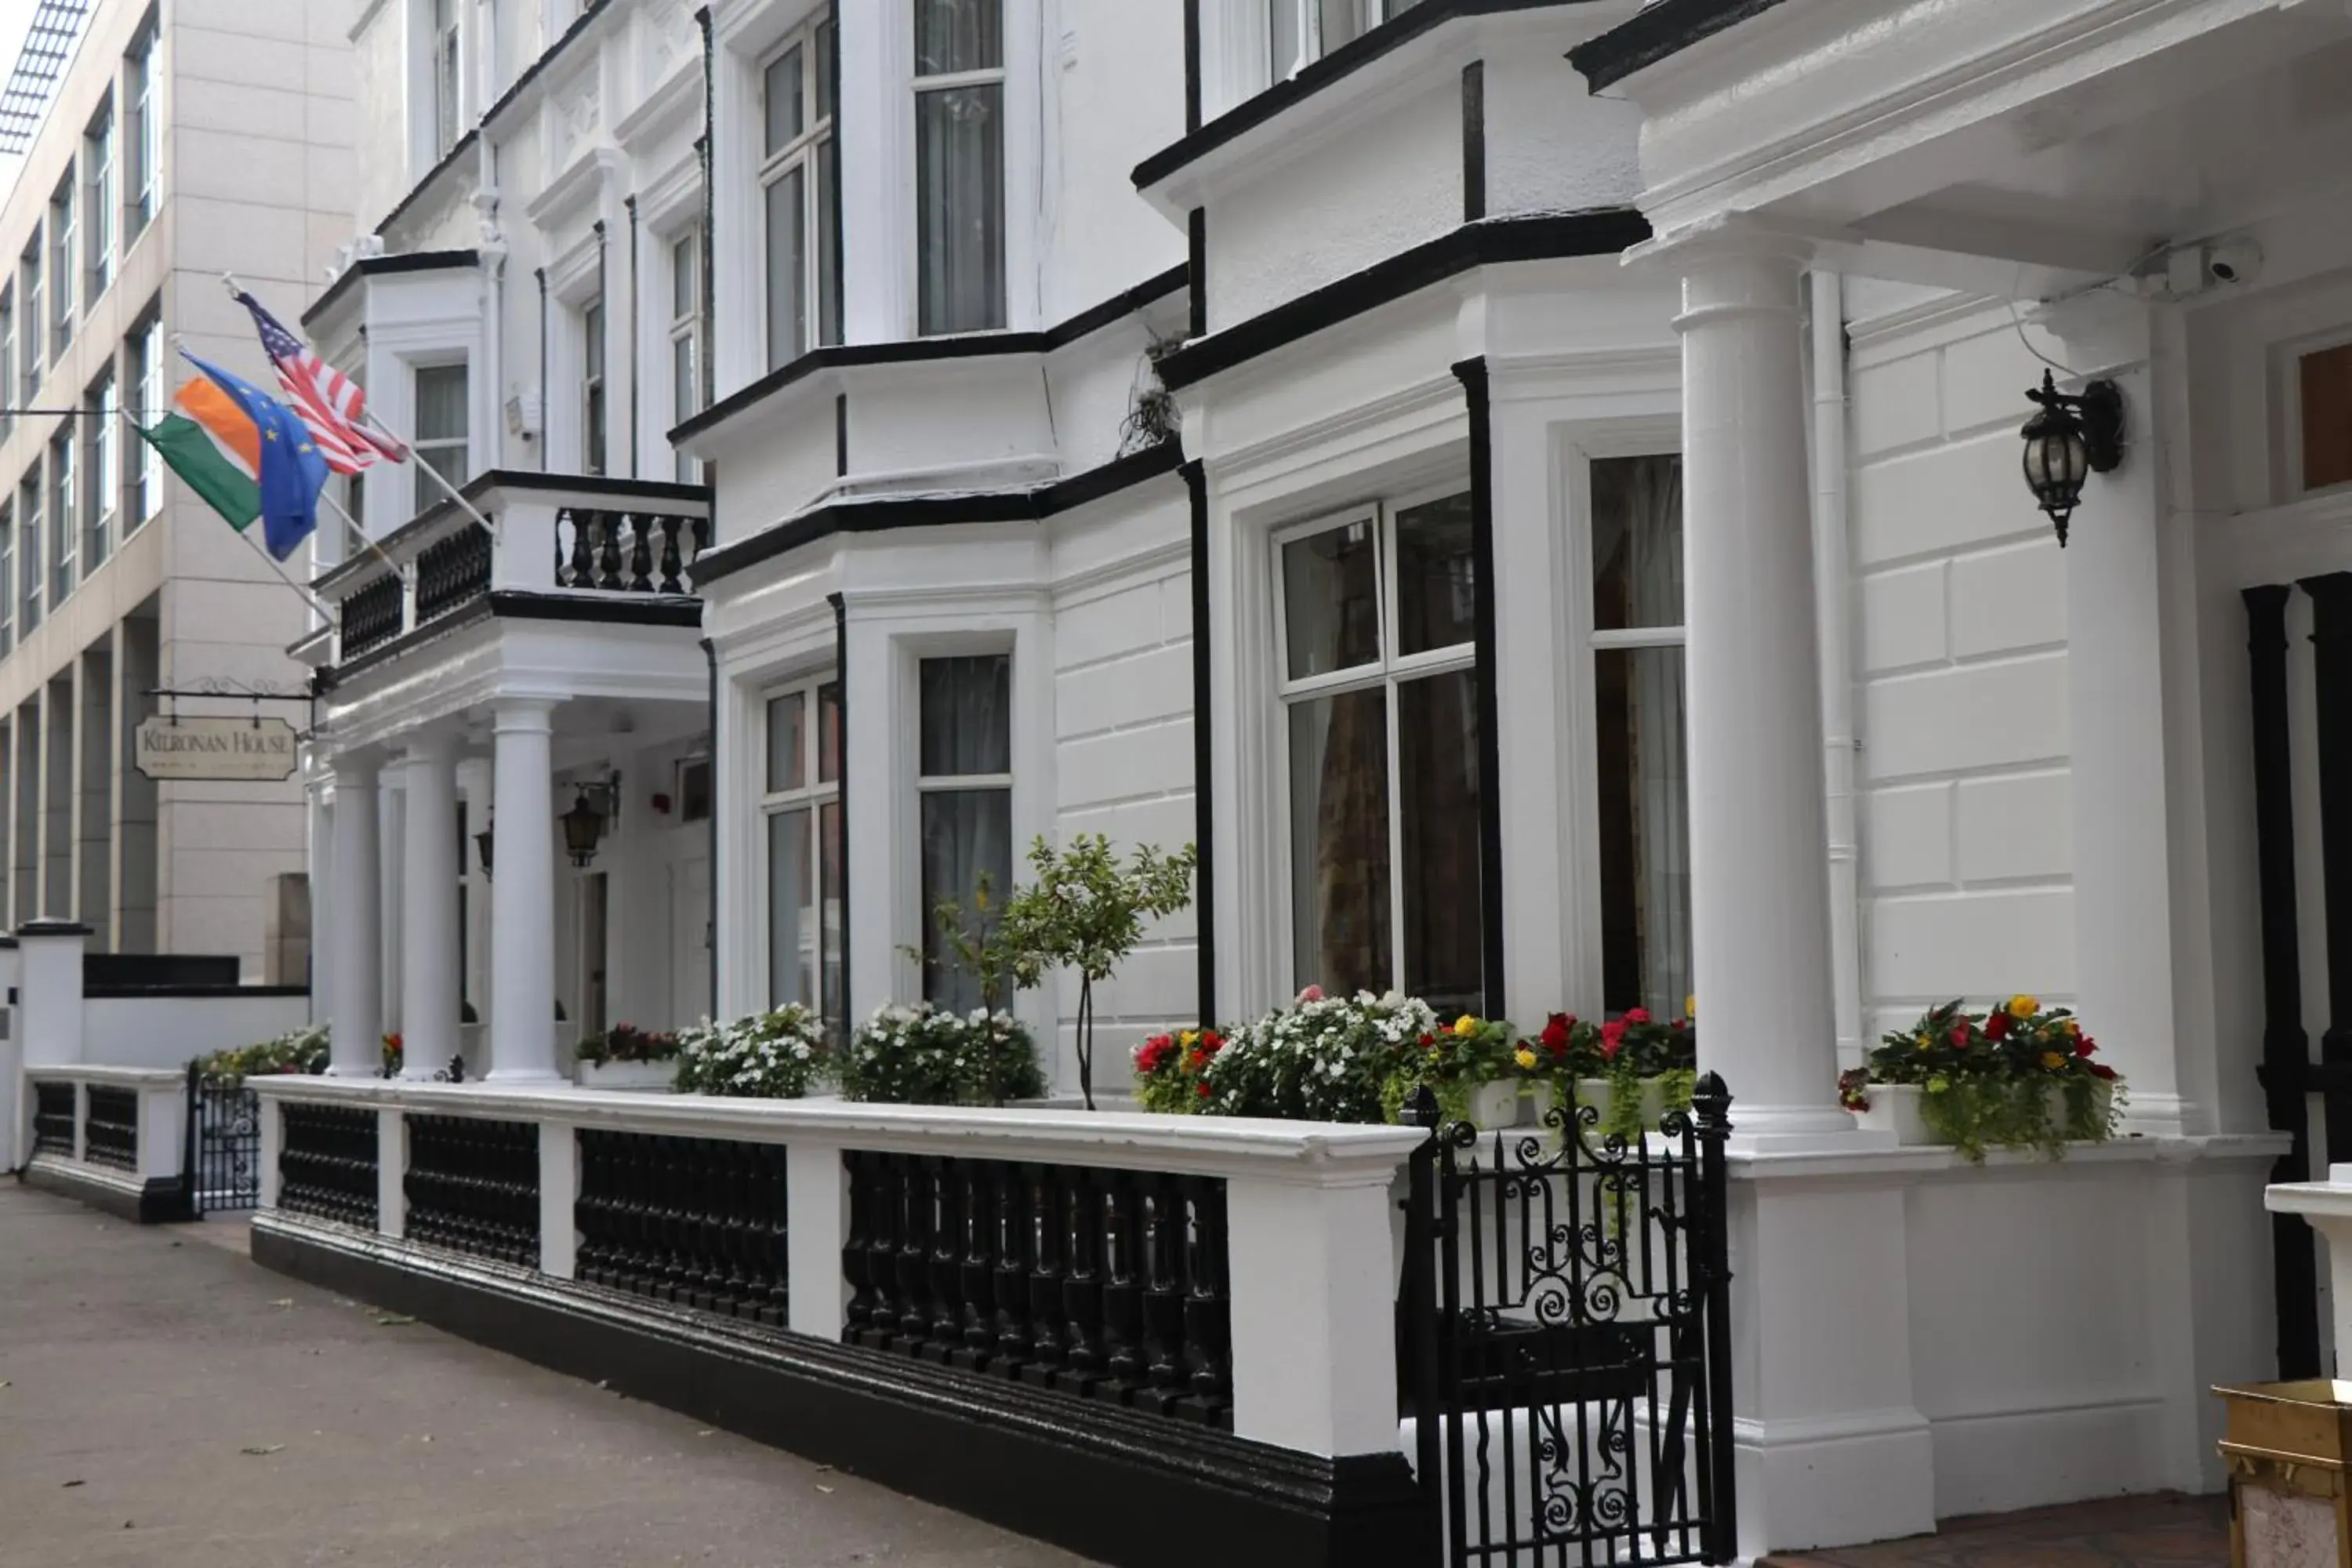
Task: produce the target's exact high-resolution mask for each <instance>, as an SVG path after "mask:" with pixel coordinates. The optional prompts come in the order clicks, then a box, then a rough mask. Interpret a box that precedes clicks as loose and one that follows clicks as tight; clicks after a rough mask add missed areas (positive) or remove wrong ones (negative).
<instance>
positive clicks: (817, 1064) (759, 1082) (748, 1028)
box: [624, 1002, 828, 1100]
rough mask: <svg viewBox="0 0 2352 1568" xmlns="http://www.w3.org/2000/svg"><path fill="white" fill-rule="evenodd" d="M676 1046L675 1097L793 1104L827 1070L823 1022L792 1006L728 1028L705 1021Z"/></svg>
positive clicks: (679, 1038)
mask: <svg viewBox="0 0 2352 1568" xmlns="http://www.w3.org/2000/svg"><path fill="white" fill-rule="evenodd" d="M624 1059H627V1058H624ZM638 1059H658V1058H638ZM827 1065H828V1053H827V1051H826V1049H825V1042H824V1021H823V1020H822V1019H820V1018H818V1017H817V1016H816V1015H815V1014H814V1013H812V1012H810V1011H809V1010H808V1009H807V1008H806V1007H803V1006H802V1005H800V1004H799V1003H797V1002H795V1003H793V1004H791V1005H788V1006H783V1007H779V1008H777V1009H776V1010H775V1011H773V1012H772V1013H754V1014H752V1015H751V1016H749V1017H746V1018H737V1019H735V1020H734V1021H733V1022H731V1023H726V1024H714V1023H712V1022H710V1021H709V1019H705V1020H703V1021H702V1022H701V1023H700V1024H698V1025H696V1026H693V1027H692V1028H688V1029H681V1030H680V1031H678V1035H677V1078H676V1079H673V1080H672V1082H673V1087H675V1088H676V1089H677V1091H678V1092H679V1093H680V1094H721V1095H730V1096H733V1097H736V1098H740V1099H750V1100H798V1099H800V1098H801V1097H802V1096H803V1095H805V1094H806V1093H808V1091H809V1088H810V1086H811V1085H812V1084H814V1083H815V1082H816V1080H817V1079H819V1078H821V1077H822V1076H823V1075H824V1071H825V1068H826V1067H827Z"/></svg>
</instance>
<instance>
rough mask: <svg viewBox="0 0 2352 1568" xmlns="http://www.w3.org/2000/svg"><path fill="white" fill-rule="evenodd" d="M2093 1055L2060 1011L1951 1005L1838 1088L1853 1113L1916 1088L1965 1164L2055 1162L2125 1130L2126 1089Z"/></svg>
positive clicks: (2020, 1000) (2070, 1017) (2088, 1040)
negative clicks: (2031, 1157) (1883, 1089)
mask: <svg viewBox="0 0 2352 1568" xmlns="http://www.w3.org/2000/svg"><path fill="white" fill-rule="evenodd" d="M2097 1054H2098V1042H2097V1041H2095V1040H2094V1039H2093V1038H2092V1037H2090V1036H2089V1035H2086V1034H2084V1032H2083V1029H2082V1026H2081V1025H2080V1023H2079V1022H2077V1020H2076V1019H2075V1017H2074V1014H2073V1013H2072V1012H2071V1011H2069V1010H2068V1009H2066V1008H2064V1007H2050V1008H2045V1007H2043V1006H2042V1004H2041V1003H2040V1002H2039V1001H2037V1000H2036V999H2035V998H2033V997H2032V996H2029V995H2017V996H2012V997H2011V998H2010V999H2009V1000H2008V1001H2007V1002H2005V1003H2002V1004H2001V1005H1999V1006H1997V1007H1993V1008H1990V1009H1989V1010H1987V1011H1985V1012H1982V1013H1971V1012H1969V1010H1968V1009H1967V1007H1966V1005H1964V1004H1962V1003H1961V1002H1959V1001H1958V1000H1955V1001H1950V1002H1947V1003H1944V1004H1943V1005H1940V1006H1937V1007H1931V1008H1929V1009H1928V1010H1927V1012H1926V1013H1924V1014H1922V1015H1921V1016H1920V1018H1919V1021H1918V1022H1917V1023H1916V1024H1914V1025H1912V1026H1911V1027H1909V1028H1908V1029H1904V1030H1900V1031H1897V1032H1895V1033H1894V1034H1890V1035H1887V1036H1885V1037H1882V1038H1881V1039H1880V1041H1879V1043H1878V1044H1877V1046H1875V1047H1873V1048H1872V1050H1871V1052H1870V1054H1869V1056H1868V1057H1867V1058H1865V1061H1864V1066H1862V1067H1859V1068H1853V1070H1851V1071H1849V1072H1846V1073H1844V1074H1842V1075H1840V1078H1839V1079H1838V1088H1839V1094H1840V1098H1841V1099H1842V1100H1843V1101H1844V1103H1845V1104H1846V1106H1847V1107H1848V1108H1849V1109H1852V1110H1868V1109H1869V1108H1870V1097H1869V1086H1870V1085H1871V1084H1874V1083H1877V1084H1909V1085H1916V1086H1917V1087H1918V1088H1919V1089H1921V1090H1922V1091H1923V1092H1922V1093H1921V1095H1920V1097H1919V1118H1920V1120H1921V1121H1924V1122H1926V1123H1927V1130H1928V1131H1930V1132H1932V1133H1934V1134H1935V1135H1936V1137H1937V1139H1938V1140H1940V1141H1941V1142H1947V1143H1949V1144H1951V1145H1952V1146H1953V1147H1955V1148H1957V1149H1958V1150H1959V1152H1961V1153H1962V1154H1963V1155H1965V1156H1967V1157H1968V1158H1969V1159H1970V1160H1972V1161H1977V1162H1981V1161H1982V1160H1983V1159H1984V1157H1985V1151H1986V1150H1988V1149H2033V1150H2038V1151H2040V1152H2042V1153H2044V1154H2046V1155H2048V1156H2049V1157H2050V1158H2051V1159H2053V1160H2054V1159H2057V1158H2059V1157H2061V1156H2062V1155H2063V1153H2064V1152H2065V1148H2066V1144H2067V1143H2068V1142H2070V1141H2073V1142H2102V1141H2104V1140H2105V1139H2107V1138H2110V1137H2112V1136H2114V1134H2115V1131H2116V1126H2117V1124H2118V1123H2119V1121H2120V1120H2121V1106H2122V1083H2123V1080H2122V1079H2120V1078H2119V1077H2118V1076H2117V1075H2116V1071H2115V1069H2114V1068H2110V1067H2108V1066H2107V1065H2106V1064H2105V1063H2104V1062H2100V1061H2097V1060H2095V1059H2094V1058H2095V1057H2096V1056H2097Z"/></svg>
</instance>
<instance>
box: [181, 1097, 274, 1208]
mask: <svg viewBox="0 0 2352 1568" xmlns="http://www.w3.org/2000/svg"><path fill="white" fill-rule="evenodd" d="M182 1166H183V1170H182V1180H181V1187H182V1190H183V1191H184V1192H185V1193H186V1194H187V1197H188V1206H189V1208H190V1209H191V1210H192V1211H193V1212H194V1213H196V1214H199V1215H204V1214H212V1213H216V1212H219V1211H223V1210H228V1209H249V1208H251V1207H253V1206H254V1205H256V1204H258V1203H259V1202H260V1201H261V1097H260V1096H259V1095H257V1094H256V1093H255V1092H254V1091H253V1089H251V1088H250V1087H248V1086H247V1084H246V1082H245V1080H244V1079H237V1078H212V1077H207V1076H206V1075H205V1070H204V1069H203V1068H201V1067H199V1066H197V1065H195V1064H194V1063H193V1062H192V1063H190V1064H189V1066H188V1132H187V1141H186V1143H185V1144H184V1148H183V1151H182Z"/></svg>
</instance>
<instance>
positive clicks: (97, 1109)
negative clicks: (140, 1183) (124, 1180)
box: [81, 1084, 139, 1171]
mask: <svg viewBox="0 0 2352 1568" xmlns="http://www.w3.org/2000/svg"><path fill="white" fill-rule="evenodd" d="M81 1157H82V1159H83V1161H84V1162H86V1163H89V1164H92V1165H106V1166H110V1167H111V1168H112V1169H114V1170H118V1171H135V1170H137V1169H138V1168H139V1094H138V1091H137V1090H136V1089H111V1088H105V1087H101V1086H100V1085H98V1084H92V1085H90V1086H89V1111H88V1113H87V1115H86V1116H85V1117H84V1119H83V1122H82V1135H81Z"/></svg>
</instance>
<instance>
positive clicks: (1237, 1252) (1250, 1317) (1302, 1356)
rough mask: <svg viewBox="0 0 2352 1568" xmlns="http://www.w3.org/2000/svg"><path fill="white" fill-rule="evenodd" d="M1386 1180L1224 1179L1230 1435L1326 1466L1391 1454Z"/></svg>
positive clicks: (1393, 1404)
mask: <svg viewBox="0 0 2352 1568" xmlns="http://www.w3.org/2000/svg"><path fill="white" fill-rule="evenodd" d="M1394 1176H1395V1171H1394V1169H1393V1168H1391V1169H1388V1170H1385V1171H1380V1170H1375V1171H1371V1172H1362V1171H1359V1172H1357V1173H1354V1174H1353V1177H1352V1181H1351V1182H1350V1183H1349V1184H1335V1185H1321V1184H1310V1183H1305V1182H1281V1181H1265V1180H1263V1179H1253V1178H1244V1177H1239V1176H1235V1177H1232V1178H1229V1179H1228V1180H1227V1181H1226V1183H1225V1236H1226V1244H1225V1245H1226V1258H1227V1259H1228V1267H1229V1268H1230V1269H1231V1292H1232V1300H1233V1335H1234V1338H1233V1347H1234V1436H1237V1437H1253V1438H1255V1439H1257V1440H1258V1441H1259V1442H1262V1443H1272V1444H1275V1445H1276V1446H1278V1447H1285V1448H1297V1449H1301V1450H1304V1451H1305V1452H1307V1453H1310V1454H1324V1455H1328V1456H1330V1457H1332V1458H1344V1457H1346V1456H1348V1455H1350V1454H1376V1453H1382V1452H1393V1451H1394V1450H1395V1448H1396V1446H1397V1415H1396V1408H1397V1390H1396V1279H1397V1275H1396V1258H1395V1254H1394V1252H1393V1250H1392V1247H1393V1237H1392V1233H1391V1228H1390V1225H1389V1184H1390V1183H1391V1180H1392V1179H1393V1178H1394Z"/></svg>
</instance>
